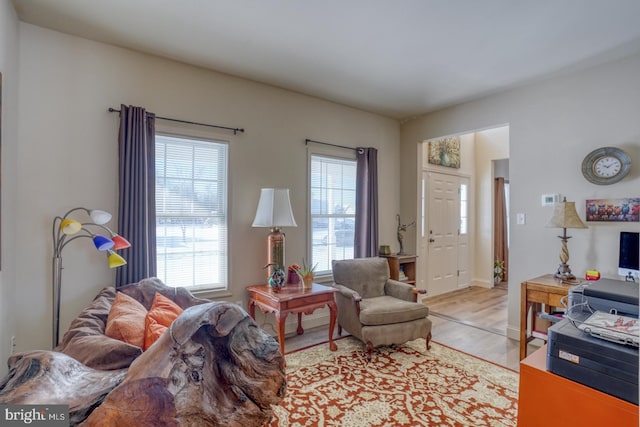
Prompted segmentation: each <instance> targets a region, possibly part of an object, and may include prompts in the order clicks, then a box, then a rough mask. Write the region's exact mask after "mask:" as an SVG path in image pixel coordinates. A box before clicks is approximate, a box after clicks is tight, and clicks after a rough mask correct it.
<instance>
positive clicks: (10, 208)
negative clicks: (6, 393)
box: [0, 0, 18, 376]
mask: <svg viewBox="0 0 640 427" xmlns="http://www.w3.org/2000/svg"><path fill="white" fill-rule="evenodd" d="M0 73H2V100H1V102H0V104H1V108H0V113H1V114H2V117H0V123H2V134H1V135H0V141H1V142H2V165H1V167H0V171H1V174H2V176H1V177H0V182H2V193H1V195H2V202H1V204H0V206H1V207H2V212H1V219H2V224H1V230H2V233H1V240H0V244H1V245H2V271H1V272H0V376H4V374H5V373H6V370H7V364H6V360H7V358H8V357H9V354H10V353H11V337H12V336H15V335H16V319H15V316H14V311H13V306H14V301H15V299H16V297H15V295H16V280H15V277H16V276H15V274H16V272H15V268H14V266H15V259H16V256H15V252H14V248H15V245H16V229H15V227H14V224H15V220H16V215H15V212H16V210H15V202H16V198H17V196H18V193H17V189H16V187H15V185H14V183H15V180H16V164H15V158H16V150H17V144H18V126H17V115H18V18H17V16H16V14H15V12H14V10H13V6H12V5H11V3H10V2H9V1H8V0H0Z"/></svg>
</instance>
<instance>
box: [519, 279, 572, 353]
mask: <svg viewBox="0 0 640 427" xmlns="http://www.w3.org/2000/svg"><path fill="white" fill-rule="evenodd" d="M577 284H578V283H577V282H576V283H563V282H562V281H561V280H560V279H557V278H556V277H555V276H554V275H553V274H547V275H544V276H540V277H536V278H535V279H530V280H527V281H525V282H522V284H521V285H520V286H521V287H520V360H522V359H524V358H525V357H527V344H528V343H529V341H531V340H532V339H534V338H542V339H544V340H545V341H546V335H545V336H533V335H529V334H528V331H529V325H531V330H533V325H534V323H535V320H536V319H535V316H536V313H535V311H534V310H532V307H533V306H534V304H538V305H539V304H544V305H545V310H546V311H547V312H548V313H549V312H551V308H552V307H563V305H562V303H561V302H560V300H561V299H562V298H563V297H565V296H566V295H567V294H568V293H569V289H571V288H572V287H573V286H575V285H577Z"/></svg>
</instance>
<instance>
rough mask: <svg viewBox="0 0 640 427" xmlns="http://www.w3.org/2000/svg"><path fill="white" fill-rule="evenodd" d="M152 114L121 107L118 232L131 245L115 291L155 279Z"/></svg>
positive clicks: (141, 109)
mask: <svg viewBox="0 0 640 427" xmlns="http://www.w3.org/2000/svg"><path fill="white" fill-rule="evenodd" d="M155 120H156V119H155V114H153V113H148V112H146V111H145V109H144V108H142V107H133V106H126V105H121V106H120V134H119V135H118V156H119V163H118V169H119V177H120V181H119V189H120V206H119V208H118V232H119V233H120V234H121V235H122V236H124V237H126V238H127V240H129V242H131V247H130V248H128V249H125V250H123V251H122V252H121V255H122V256H123V257H124V258H125V259H126V260H127V265H125V266H122V267H120V268H118V270H117V272H116V287H120V286H124V285H126V284H129V283H134V282H138V281H140V280H142V279H144V278H145V277H154V276H155V275H156V193H155V185H156V183H155V176H156V166H155V156H156V155H155Z"/></svg>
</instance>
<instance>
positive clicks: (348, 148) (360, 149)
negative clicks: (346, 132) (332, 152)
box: [304, 139, 364, 154]
mask: <svg viewBox="0 0 640 427" xmlns="http://www.w3.org/2000/svg"><path fill="white" fill-rule="evenodd" d="M310 142H313V143H314V144H322V145H330V146H332V147H338V148H344V149H345V150H353V151H357V152H358V153H360V154H362V153H364V148H361V147H357V148H354V147H347V146H346V145H337V144H329V143H328V142H322V141H314V140H313V139H305V140H304V144H305V145H309V143H310Z"/></svg>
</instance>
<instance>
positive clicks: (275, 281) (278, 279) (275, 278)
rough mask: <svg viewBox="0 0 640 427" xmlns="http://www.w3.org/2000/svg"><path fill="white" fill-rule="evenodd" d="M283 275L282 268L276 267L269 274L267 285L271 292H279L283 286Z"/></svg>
mask: <svg viewBox="0 0 640 427" xmlns="http://www.w3.org/2000/svg"><path fill="white" fill-rule="evenodd" d="M284 281H285V275H284V271H283V270H282V269H279V268H276V269H275V270H274V271H273V273H271V276H269V287H270V288H271V289H272V290H273V292H280V290H281V289H282V288H283V287H284Z"/></svg>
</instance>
